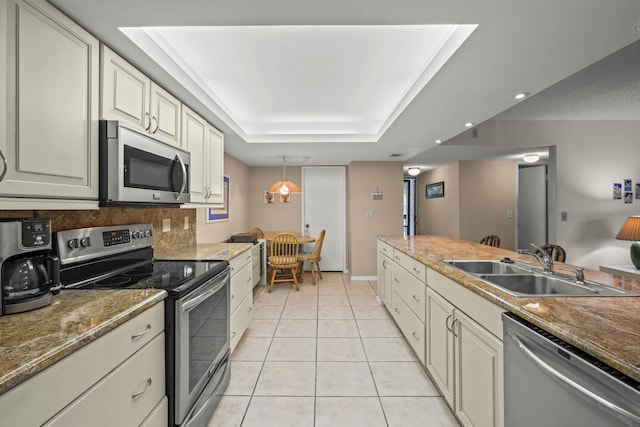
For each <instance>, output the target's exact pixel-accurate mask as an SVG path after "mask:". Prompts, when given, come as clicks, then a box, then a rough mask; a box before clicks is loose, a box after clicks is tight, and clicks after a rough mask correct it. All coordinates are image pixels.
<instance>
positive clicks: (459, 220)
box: [416, 160, 518, 250]
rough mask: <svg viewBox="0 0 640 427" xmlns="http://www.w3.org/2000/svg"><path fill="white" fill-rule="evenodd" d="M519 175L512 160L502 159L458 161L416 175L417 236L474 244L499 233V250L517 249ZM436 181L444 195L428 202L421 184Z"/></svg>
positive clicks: (424, 184)
mask: <svg viewBox="0 0 640 427" xmlns="http://www.w3.org/2000/svg"><path fill="white" fill-rule="evenodd" d="M517 173H518V165H517V163H516V162H515V161H514V160H502V161H474V162H470V161H464V162H456V163H451V164H449V165H446V166H443V167H440V168H437V169H434V170H431V171H428V172H426V173H424V174H421V175H419V178H418V188H417V190H416V191H417V192H418V209H419V211H418V213H419V215H418V232H419V234H432V235H439V236H449V237H453V238H458V239H463V240H470V241H473V242H477V241H479V240H480V239H481V238H482V237H483V236H486V235H487V234H497V235H498V236H500V240H501V245H500V246H501V247H503V248H505V249H512V250H513V249H515V246H516V243H515V242H516V224H517V222H516V219H515V218H516V192H517V182H518V177H517ZM440 181H444V183H445V184H444V197H439V198H434V199H427V198H426V197H425V186H426V185H427V184H432V183H435V182H440ZM508 210H510V211H512V213H513V218H512V219H507V211H508Z"/></svg>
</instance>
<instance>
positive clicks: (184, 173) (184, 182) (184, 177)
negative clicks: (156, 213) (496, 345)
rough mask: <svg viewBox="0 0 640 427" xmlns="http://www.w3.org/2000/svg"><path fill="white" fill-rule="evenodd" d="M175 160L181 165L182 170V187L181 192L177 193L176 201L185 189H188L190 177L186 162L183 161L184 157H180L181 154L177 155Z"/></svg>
mask: <svg viewBox="0 0 640 427" xmlns="http://www.w3.org/2000/svg"><path fill="white" fill-rule="evenodd" d="M174 160H175V161H176V162H178V163H180V167H181V168H182V185H181V186H180V191H179V192H178V193H176V200H178V199H179V198H180V196H181V195H182V192H183V191H184V189H185V188H186V187H187V178H188V177H187V167H186V166H185V165H184V162H183V161H182V157H180V154H178V153H176V158H175V159H174Z"/></svg>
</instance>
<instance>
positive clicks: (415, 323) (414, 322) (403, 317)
mask: <svg viewBox="0 0 640 427" xmlns="http://www.w3.org/2000/svg"><path fill="white" fill-rule="evenodd" d="M391 305H392V307H393V309H392V311H393V313H392V314H394V319H395V320H396V323H397V324H398V327H399V328H400V330H401V331H402V334H403V335H404V337H405V338H406V339H407V341H408V342H409V345H411V348H413V351H415V352H416V355H417V356H418V359H420V361H421V362H422V364H423V365H424V352H425V345H424V343H425V340H424V338H425V326H424V323H423V322H421V321H420V319H418V318H417V317H416V315H415V314H413V312H412V311H411V310H410V309H409V307H407V305H406V304H405V303H404V302H403V300H402V298H400V296H398V294H397V293H395V292H393V295H392V297H391Z"/></svg>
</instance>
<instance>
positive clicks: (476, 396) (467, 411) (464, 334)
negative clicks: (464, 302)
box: [453, 310, 503, 427]
mask: <svg viewBox="0 0 640 427" xmlns="http://www.w3.org/2000/svg"><path fill="white" fill-rule="evenodd" d="M453 330H454V333H455V335H456V338H455V366H456V367H455V369H456V387H455V408H456V415H457V416H458V418H459V419H460V420H461V421H462V423H463V424H464V425H465V426H474V427H500V426H502V424H503V414H502V410H503V407H502V399H503V393H502V342H501V341H500V340H498V339H497V338H496V337H495V336H493V335H492V334H490V333H489V332H488V331H487V330H486V329H484V328H483V327H482V326H480V325H478V324H477V323H476V322H474V321H473V320H472V319H471V318H470V317H468V316H466V315H465V314H464V313H462V312H460V311H457V310H456V312H455V324H454V325H453Z"/></svg>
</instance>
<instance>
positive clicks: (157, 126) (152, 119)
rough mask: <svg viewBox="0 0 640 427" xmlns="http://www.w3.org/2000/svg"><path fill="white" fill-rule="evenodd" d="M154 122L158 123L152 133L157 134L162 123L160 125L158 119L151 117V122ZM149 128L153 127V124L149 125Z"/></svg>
mask: <svg viewBox="0 0 640 427" xmlns="http://www.w3.org/2000/svg"><path fill="white" fill-rule="evenodd" d="M153 121H155V122H156V128H155V129H154V130H152V131H151V133H153V134H155V133H156V132H158V128H159V127H160V123H158V119H156V118H155V117H154V116H151V122H152V123H153ZM149 127H151V123H149Z"/></svg>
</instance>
